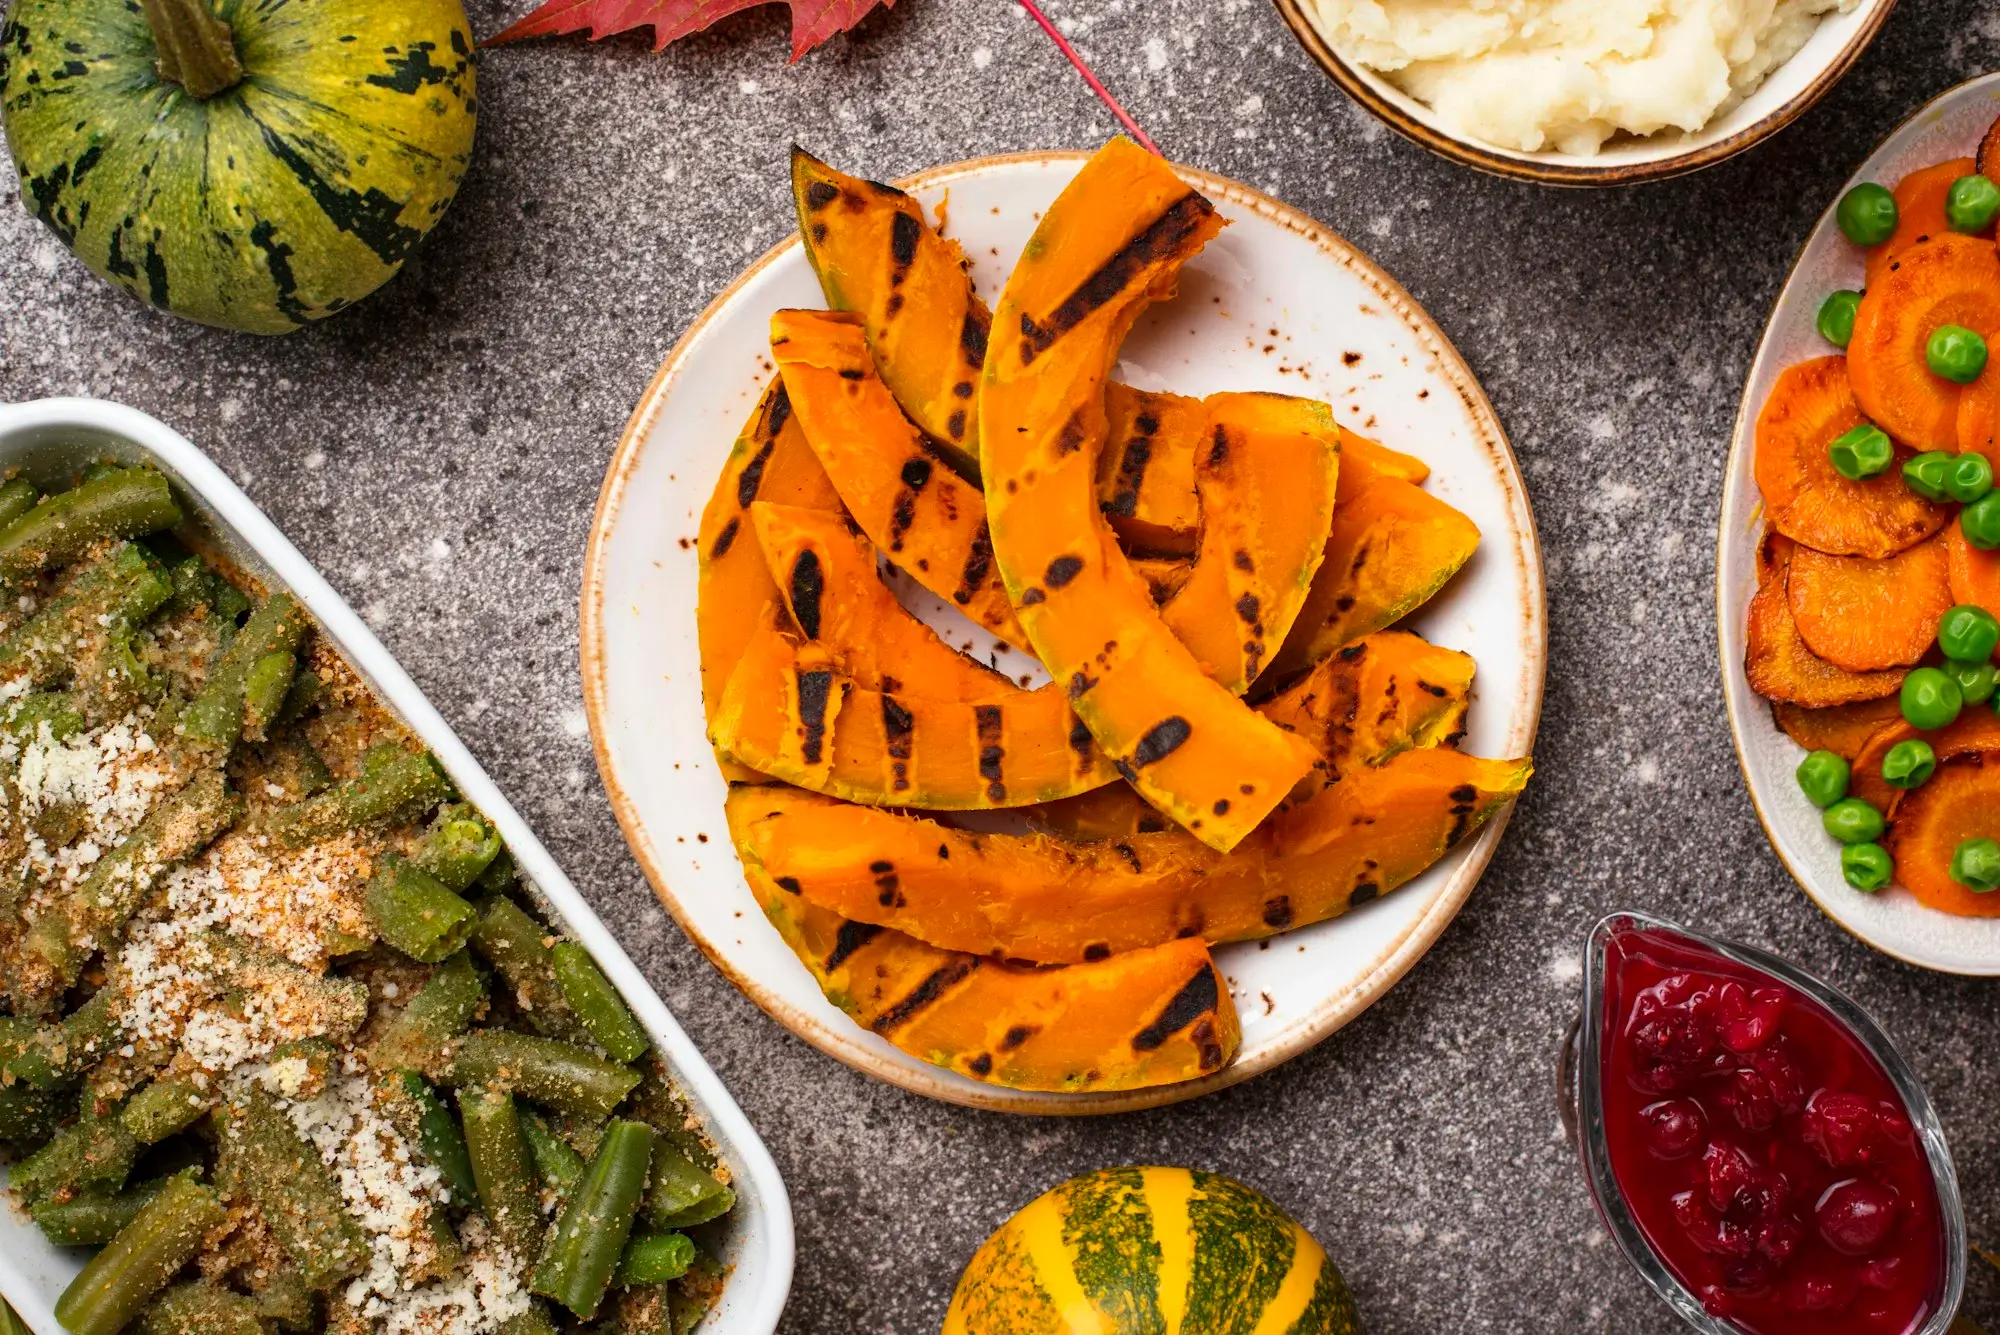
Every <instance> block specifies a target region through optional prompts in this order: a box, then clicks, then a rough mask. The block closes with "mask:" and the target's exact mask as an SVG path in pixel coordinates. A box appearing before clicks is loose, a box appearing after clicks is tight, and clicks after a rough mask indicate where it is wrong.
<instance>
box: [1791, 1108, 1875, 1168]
mask: <svg viewBox="0 0 2000 1335" xmlns="http://www.w3.org/2000/svg"><path fill="white" fill-rule="evenodd" d="M1879 1126H1880V1122H1879V1119H1878V1117H1877V1115H1876V1108H1875V1105H1874V1104H1873V1103H1871V1102H1870V1101H1869V1100H1867V1099H1864V1098H1862V1097H1861V1096H1860V1095H1859V1094H1829V1093H1827V1092H1825V1091H1824V1090H1822V1091H1821V1092H1820V1093H1818V1094H1815V1095H1813V1100H1812V1102H1811V1103H1810V1104H1808V1105H1806V1115H1805V1141H1806V1144H1808V1145H1810V1146H1812V1147H1813V1149H1814V1151H1816V1152H1817V1153H1818V1154H1819V1157H1820V1158H1822V1159H1824V1160H1826V1162H1827V1163H1828V1164H1830V1165H1831V1166H1833V1167H1835V1168H1852V1167H1854V1166H1855V1165H1856V1164H1861V1163H1866V1162H1867V1161H1868V1158H1869V1156H1870V1154H1871V1153H1872V1152H1873V1150H1874V1148H1875V1142H1876V1133H1877V1131H1878V1129H1879Z"/></svg>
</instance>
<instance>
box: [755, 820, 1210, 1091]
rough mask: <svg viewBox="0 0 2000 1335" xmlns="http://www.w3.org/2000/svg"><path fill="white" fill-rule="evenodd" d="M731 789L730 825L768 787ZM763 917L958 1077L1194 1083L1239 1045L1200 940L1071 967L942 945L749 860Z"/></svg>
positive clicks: (851, 1005) (840, 990)
mask: <svg viewBox="0 0 2000 1335" xmlns="http://www.w3.org/2000/svg"><path fill="white" fill-rule="evenodd" d="M783 791H785V790H782V789H759V788H753V787H748V786H739V787H737V788H734V789H732V790H731V792H730V795H729V803H728V811H729V820H730V825H731V828H732V829H734V828H736V826H737V825H738V824H739V823H742V822H745V821H749V820H754V819H756V818H757V816H758V813H759V812H760V810H761V809H762V807H763V806H764V805H765V803H764V798H765V797H766V795H767V794H770V793H774V792H783ZM744 872H745V875H746V876H747V877H748V878H749V882H750V887H751V890H752V892H753V893H754V894H755V895H756V897H757V901H758V903H759V904H760V905H761V906H762V908H763V910H764V913H765V916H766V917H768V918H769V919H770V920H771V923H772V925H773V926H775V927H776V928H777V929H778V934H779V935H780V936H781V937H783V938H784V940H785V944H786V945H788V946H790V947H791V948H792V951H793V953H794V954H796V955H797V956H798V957H799V961H800V963H802V964H804V965H805V966H806V968H807V970H808V971H810V972H811V974H812V975H813V979H814V981H816V982H817V983H818V984H819V986H820V990H821V991H822V992H823V993H825V995H826V999H827V1000H828V1001H830V1002H832V1003H833V1004H834V1005H835V1006H838V1007H839V1008H840V1009H841V1010H842V1011H844V1012H846V1013H847V1015H848V1016H849V1017H850V1018H852V1019H853V1020H854V1022H855V1023H857V1024H859V1025H860V1026H861V1027H862V1028H864V1029H867V1030H868V1031H870V1032H871V1033H874V1034H877V1035H879V1036H880V1037H882V1038H884V1039H886V1040H888V1041H889V1042H890V1043H892V1044H894V1045H895V1046H896V1047H898V1048H900V1049H902V1050H903V1051H904V1052H907V1053H909V1054H910V1055H911V1056H913V1057H917V1058H919V1059H921V1060H923V1061H927V1062H929V1063H931V1064H932V1065H934V1066H942V1067H944V1068H946V1069H948V1070H952V1071H956V1072H958V1073H959V1074H960V1075H963V1076H967V1077H969V1078H971V1079H974V1080H979V1081H983V1082H984V1083H986V1084H991V1085H1000V1086H1003V1087H1006V1088H1009V1089H1021V1090H1037V1091H1046V1092H1052V1093H1065V1094H1082V1093H1090V1092H1093V1091H1110V1090H1120V1089H1143V1088H1147V1087H1150V1086H1154V1085H1170V1084H1176V1083H1178V1082H1180V1081H1183V1080H1193V1079H1196V1078H1198V1077H1200V1076H1204V1075H1208V1074H1211V1073H1212V1072H1215V1071H1218V1070H1220V1069H1222V1067H1224V1066H1226V1065H1227V1064H1228V1063H1229V1062H1230V1060H1231V1059H1233V1058H1234V1057H1235V1055H1236V1050H1237V1048H1238V1046H1239V1045H1240V1044H1241V1042H1242V1030H1241V1028H1240V1026H1239V1024H1238V1021H1237V1016H1236V1005H1235V1003H1234V1002H1233V1001H1232V1000H1231V999H1230V996H1229V987H1228V985H1227V984H1226V983H1224V982H1223V980H1222V976H1221V974H1220V973H1219V971H1218V970H1217V969H1216V967H1215V963H1214V961H1213V960H1211V959H1210V958H1209V953H1208V947H1207V946H1206V945H1205V944H1203V943H1202V942H1201V941H1199V940H1196V939H1192V938H1191V939H1188V940H1183V941H1170V942H1168V943H1166V944H1165V945H1162V946H1157V947H1154V948H1152V949H1150V950H1135V951H1129V952H1127V953H1125V954H1122V955H1114V956H1112V957H1110V958H1109V959H1104V960H1099V961H1096V962H1094V963H1091V964H1079V965H1076V966H1073V967H1071V968H1067V969H1048V968H1037V967H1034V966H1028V965H1018V964H1009V963H1005V962H1002V961H999V960H993V959H983V958H981V957H980V956H977V955H968V954H965V953H963V952H961V951H952V950H939V949H938V948H937V947H935V946H927V945H925V944H924V943H923V942H921V941H918V940H916V939H915V938H914V937H909V936H905V935H904V934H903V933H901V932H895V931H888V930H885V929H883V928H880V927H873V926H869V925H867V924H865V923H859V922H854V921H852V920H850V919H846V918H842V917H840V916H839V915H838V914H835V913H831V912H828V911H827V910H826V909H823V908H819V907H818V906H816V905H814V904H812V903H811V902H810V901H808V900H806V899H805V898H803V897H802V896H800V895H797V894H794V893H792V892H790V891H788V890H786V889H784V888H782V887H781V886H780V885H779V884H778V883H777V882H776V881H774V880H773V879H772V878H771V877H770V876H768V875H766V874H765V873H764V872H763V871H762V870H761V869H760V868H758V867H756V866H755V865H746V866H745V867H744Z"/></svg>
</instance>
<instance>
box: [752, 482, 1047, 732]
mask: <svg viewBox="0 0 2000 1335" xmlns="http://www.w3.org/2000/svg"><path fill="white" fill-rule="evenodd" d="M750 514H751V521H752V523H753V526H754V527H755V528H756V531H757V543H758V545H759V546H760V547H762V548H763V552H764V560H765V562H766V563H767V565H768V566H769V568H770V570H771V572H772V575H773V577H774V579H775V588H776V591H777V593H778V596H779V597H780V598H781V599H783V601H784V604H785V610H786V611H787V612H789V613H791V617H792V624H793V625H794V626H796V627H797V628H798V629H799V631H800V632H801V633H802V634H803V635H804V636H805V638H806V639H808V640H821V641H823V642H825V643H826V644H828V645H830V646H832V647H833V648H834V649H835V650H836V652H837V653H838V654H839V657H840V665H841V668H842V670H843V671H844V672H845V673H846V675H848V676H849V677H852V678H854V680H856V681H858V682H860V683H861V684H862V685H864V686H866V687H868V688H869V689H870V690H879V691H887V692H889V693H891V694H895V693H899V692H902V691H904V690H905V689H906V688H907V687H908V686H911V685H914V686H915V687H916V689H917V691H918V693H920V694H923V695H926V696H929V697H930V698H932V699H936V700H958V701H972V700H985V699H987V698H989V697H991V696H993V695H995V694H997V693H1000V692H1004V691H1006V690H1007V689H1009V688H1010V687H1011V686H1012V685H1013V683H1012V682H1010V681H1009V680H1008V679H1007V678H1006V677H1004V676H1002V675H1001V674H999V673H998V672H995V671H993V670H992V669H991V668H988V667H986V666H984V665H982V664H980V663H979V662H977V661H975V660H974V659H971V658H969V657H967V656H966V655H964V654H962V653H960V652H958V650H956V649H954V648H952V647H951V646H950V645H948V644H946V643H945V642H944V641H943V640H942V639H939V638H938V634H937V632H936V631H934V630H932V629H931V628H930V627H929V626H926V625H925V624H924V623H923V622H921V621H919V620H917V618H916V617H915V616H914V615H912V614H911V612H910V610H909V609H908V608H906V607H904V606H903V605H902V603H900V602H898V601H897V600H896V595H895V592H894V591H893V590H891V589H890V588H889V586H888V585H887V584H884V583H883V582H882V576H881V573H880V568H879V567H878V566H877V565H876V562H875V549H874V548H873V547H871V546H869V544H868V540H867V539H866V538H863V537H861V536H860V535H859V534H856V533H855V532H854V531H853V530H852V529H850V528H848V526H847V520H846V517H845V516H843V515H841V514H839V513H837V512H834V513H829V512H827V511H824V510H808V509H803V508H801V507H798V506H788V505H775V504H770V503H767V502H760V503H758V504H756V505H753V506H751V507H750ZM761 610H762V609H759V611H760V614H761ZM739 652H740V651H739Z"/></svg>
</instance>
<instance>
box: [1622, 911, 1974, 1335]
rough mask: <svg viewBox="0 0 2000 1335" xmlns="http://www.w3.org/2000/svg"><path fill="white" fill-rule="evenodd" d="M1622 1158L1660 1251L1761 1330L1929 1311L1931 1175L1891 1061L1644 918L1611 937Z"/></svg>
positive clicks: (1855, 1328)
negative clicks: (1644, 925)
mask: <svg viewBox="0 0 2000 1335" xmlns="http://www.w3.org/2000/svg"><path fill="white" fill-rule="evenodd" d="M1604 968H1605V1014H1604V1017H1603V1020H1604V1031H1603V1039H1604V1054H1605V1056H1604V1069H1603V1094H1604V1124H1605V1138H1606V1141H1607V1143H1608V1148H1609V1151H1610V1157H1611V1170H1612V1173H1613V1174H1614V1175H1615V1176H1616V1178H1617V1180H1618V1186H1619V1188H1620V1190H1621V1192H1622V1193H1623V1194H1624V1197H1625V1201H1626V1205H1627V1207H1628V1208H1629V1209H1630V1211H1631V1213H1632V1216H1633V1218H1634V1219H1636V1220H1637V1221H1638V1224H1639V1227H1640V1229H1641V1231H1642V1232H1644V1234H1645V1236H1646V1240H1647V1242H1649V1243H1650V1244H1651V1245H1652V1248H1653V1250H1654V1252H1655V1253H1657V1254H1658V1256H1659V1258H1660V1260H1661V1261H1662V1262H1663V1263H1664V1264H1665V1265H1666V1267H1667V1269H1668V1270H1670V1271H1672V1272H1673V1274H1674V1276H1675V1277H1676V1278H1677V1279H1679V1280H1680V1281H1681V1283H1682V1284H1684V1285H1685V1286H1686V1287H1687V1289H1688V1291H1689V1292H1691V1293H1693V1294H1694V1295H1695V1296H1696V1297H1698V1298H1699V1299H1700V1300H1701V1302H1702V1303H1703V1304H1704V1305H1705V1306H1706V1307H1707V1309H1708V1310H1709V1311H1710V1312H1711V1313H1712V1314H1714V1315H1715V1316H1717V1317H1719V1318H1722V1319H1723V1320H1726V1321H1729V1322H1731V1323H1733V1324H1734V1325H1736V1326H1738V1327H1739V1328H1741V1329H1742V1330H1744V1331H1747V1332H1750V1333H1751V1335H1792V1333H1793V1332H1805V1331H1811V1332H1815V1335H1863V1333H1864V1332H1865V1335H1904V1332H1909V1331H1914V1330H1917V1329H1919V1328H1921V1327H1922V1325H1923V1324H1924V1322H1925V1321H1926V1320H1928V1319H1929V1317H1930V1316H1931V1314H1932V1313H1933V1311H1935V1309H1936V1306H1937V1303H1938V1301H1939V1290H1940V1288H1941V1286H1942V1283H1943V1250H1944V1241H1943V1239H1944V1234H1943V1228H1942V1224H1941V1222H1940V1220H1939V1215H1938V1200H1937V1191H1936V1187H1935V1185H1934V1183H1933V1181H1932V1178H1931V1172H1930V1164H1929V1162H1928V1160H1927V1159H1926V1158H1925V1155H1924V1150H1923V1147H1922V1145H1921V1144H1920V1143H1919V1142H1918V1140H1917V1137H1916V1133H1915V1131H1914V1130H1913V1129H1912V1128H1911V1125H1910V1119H1909V1115H1908V1112H1907V1110H1906V1109H1905V1107H1904V1104H1903V1101H1902V1099H1901V1098H1900V1097H1899V1096H1898V1095H1897V1093H1896V1090H1895V1087H1894V1086H1893V1085H1891V1084H1890V1082H1889V1077H1888V1075H1887V1073H1885V1072H1884V1071H1883V1070H1882V1067H1881V1065H1880V1064H1879V1063H1878V1062H1877V1061H1876V1060H1875V1058H1874V1057H1873V1056H1872V1055H1870V1054H1869V1052H1868V1050H1867V1049H1866V1048H1864V1047H1863V1046H1862V1045H1861V1043H1860V1042H1859V1041H1858V1040H1857V1039H1856V1038H1855V1037H1854V1035H1853V1034H1852V1033H1851V1032H1849V1030H1848V1029H1847V1027H1846V1026H1845V1025H1843V1024H1842V1023H1841V1022H1840V1021H1839V1020H1837V1019H1836V1018H1834V1016H1833V1015H1831V1014H1830V1013H1829V1012H1828V1011H1827V1010H1826V1009H1825V1008H1824V1007H1822V1006H1821V1005H1820V1004H1819V1003H1818V1002H1816V1001H1814V1000H1812V999H1811V998H1810V997H1807V996H1805V995H1803V994H1802V993H1800V992H1798V991H1797V990H1795V989H1793V988H1792V987H1790V986H1788V985H1786V984H1785V983H1783V982H1781V981H1779V980H1778V979H1776V978H1773V977H1771V976H1770V975H1768V974H1765V973H1762V972H1760V971H1758V970H1756V969H1752V968H1749V967H1747V966H1744V965H1741V964H1738V963H1736V962H1734V961H1733V960H1729V959H1725V958H1723V957H1722V956H1720V955H1717V954H1715V953H1714V952H1712V951H1710V950H1708V949H1707V948H1706V947H1703V946H1700V945H1698V944H1696V943H1694V942H1692V941H1689V940H1687V939H1685V938H1683V937H1679V936H1676V935H1671V934H1669V933H1666V932H1662V931H1658V930H1651V929H1635V930H1631V931H1626V932H1622V933H1619V934H1617V935H1614V936H1613V937H1612V938H1611V939H1610V941H1609V942H1608V943H1607V945H1606V947H1605V965H1604Z"/></svg>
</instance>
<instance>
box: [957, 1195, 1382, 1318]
mask: <svg viewBox="0 0 2000 1335" xmlns="http://www.w3.org/2000/svg"><path fill="white" fill-rule="evenodd" d="M1360 1329H1361V1325H1360V1317H1359V1316H1358V1315H1357V1314H1356V1313H1355V1310H1354V1301H1353V1299H1352V1298H1350V1297H1349V1296H1348V1293H1347V1285H1346V1284H1345V1283H1344V1282H1343V1281H1342V1280H1341V1277H1340V1272H1339V1271H1338V1270H1337V1269H1335V1268H1334V1265H1333V1262H1332V1261H1330V1260H1329V1259H1327V1255H1326V1253H1325V1251H1323V1250H1322V1249H1321V1248H1320V1245H1319V1244H1318V1243H1317V1242H1315V1241H1313V1238H1312V1235H1311V1234H1309V1233H1307V1232H1306V1231H1305V1229H1303V1228H1301V1227H1300V1226H1299V1225H1298V1223H1297V1222H1296V1221H1294V1220H1293V1219H1292V1218H1291V1216H1289V1215H1287V1214H1286V1213H1285V1212H1284V1211H1283V1210H1280V1209H1279V1208H1278V1207H1277V1206H1276V1205H1274V1204H1272V1203H1271V1201H1270V1200H1268V1199H1267V1198H1265V1197H1264V1196H1262V1195H1260V1194H1259V1193H1257V1192H1255V1191H1252V1190H1251V1189H1250V1188H1248V1187H1246V1186H1244V1185H1243V1184H1242V1183H1240V1182H1234V1181H1231V1180H1230V1179H1229V1178H1226V1177H1219V1176H1217V1175H1216V1174H1214V1173H1204V1172H1201V1171H1200V1170H1198V1169H1187V1168H1106V1169H1100V1170H1099V1171H1097V1172H1094V1173H1085V1174H1083V1175H1082V1176H1081V1177H1073V1178H1071V1179H1070V1180H1069V1181H1067V1182H1065V1183H1063V1184H1062V1185H1061V1186H1059V1187H1056V1188H1055V1189H1053V1190H1052V1191H1049V1192H1046V1193H1044V1194H1043V1195H1041V1196H1039V1197H1037V1198H1036V1199H1035V1200H1034V1201H1032V1202H1031V1203H1030V1204H1029V1205H1028V1206H1027V1207H1026V1208H1025V1209H1023V1210H1022V1211H1021V1212H1020V1213H1019V1214H1017V1215H1015V1216H1014V1217H1013V1218H1012V1219H1010V1220H1008V1221H1007V1222H1006V1224H1004V1225H1002V1226H1001V1228H1000V1231H999V1232H997V1233H995V1234H994V1235H993V1236H992V1237H990V1238H988V1239H987V1240H986V1243H985V1245H983V1246H982V1247H980V1249H979V1251H978V1252H977V1253H975V1254H974V1256H973V1258H972V1263H971V1264H970V1265H968V1266H966V1268H965V1274H964V1275H963V1276H961V1277H960V1279H959V1281H958V1291H957V1292H956V1293H955V1294H953V1295H952V1300H951V1310H950V1311H949V1312H948V1313H946V1315H945V1321H944V1332H943V1335H1357V1333H1358V1332H1359V1331H1360Z"/></svg>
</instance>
